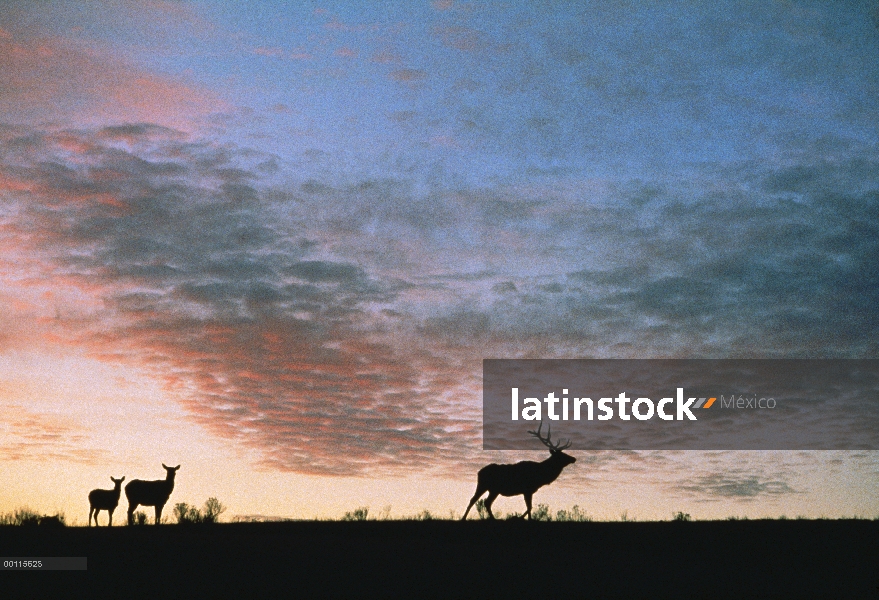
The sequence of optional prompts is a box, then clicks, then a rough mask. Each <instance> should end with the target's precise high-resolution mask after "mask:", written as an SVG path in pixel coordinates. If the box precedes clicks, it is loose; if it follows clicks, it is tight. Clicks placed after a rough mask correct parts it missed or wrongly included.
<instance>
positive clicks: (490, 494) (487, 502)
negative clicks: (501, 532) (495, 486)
mask: <svg viewBox="0 0 879 600" xmlns="http://www.w3.org/2000/svg"><path fill="white" fill-rule="evenodd" d="M496 498H497V492H488V496H486V498H485V510H487V511H488V517H489V518H490V519H494V515H493V514H492V512H491V504H492V502H494V501H495V499H496Z"/></svg>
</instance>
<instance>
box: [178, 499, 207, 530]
mask: <svg viewBox="0 0 879 600" xmlns="http://www.w3.org/2000/svg"><path fill="white" fill-rule="evenodd" d="M174 518H175V519H177V524H178V525H190V524H193V523H201V522H202V521H203V520H204V517H202V514H201V511H200V510H198V509H197V508H196V507H194V506H190V505H188V504H187V503H186V502H178V503H177V504H175V505H174Z"/></svg>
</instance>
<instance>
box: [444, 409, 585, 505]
mask: <svg viewBox="0 0 879 600" xmlns="http://www.w3.org/2000/svg"><path fill="white" fill-rule="evenodd" d="M551 427H552V426H550V428H551ZM542 428H543V421H541V422H540V427H538V428H537V431H529V432H528V433H530V434H531V435H534V436H537V439H539V440H540V441H541V442H543V445H544V446H546V447H547V448H549V458H547V459H546V460H545V461H543V462H534V461H531V460H523V461H521V462H517V463H516V464H514V465H497V464H490V465H488V466H485V467H482V468H481V469H479V474H478V475H477V483H476V493H475V494H473V497H472V498H471V499H470V504H468V505H467V510H465V511H464V516H463V517H461V520H462V521H463V520H464V519H466V518H467V513H469V512H470V509H471V508H472V507H473V505H474V504H475V503H476V501H477V500H479V497H480V496H482V494H484V493H485V492H486V491H488V497H487V498H486V499H485V508H486V510H487V511H488V516H489V517H490V518H492V519H494V515H493V514H492V513H491V505H492V503H493V502H494V501H495V498H497V497H498V495H501V496H518V495H520V494H521V495H523V496H524V497H525V506H526V507H527V510H526V511H525V514H523V515H522V518H525V515H527V516H528V519H529V520H530V519H531V496H533V495H534V492H536V491H537V490H538V489H540V488H541V487H543V486H545V485H547V484H549V483H552V482H553V481H555V480H556V478H557V477H558V476H559V475H560V474H561V472H562V469H564V468H565V467H567V466H568V465H570V464H571V463H574V462H576V461H577V459H576V458H574V457H573V456H571V455H569V454H565V453H564V452H562V450H565V449H566V448H569V447H570V446H571V442H568V443H566V444H565V445H564V446H562V445H560V444H561V440H559V443H558V444H553V443H552V442H551V441H550V436H551V435H552V431H551V429H550V431H547V433H546V437H545V438H544V437H542V436H541V435H540V430H541V429H542Z"/></svg>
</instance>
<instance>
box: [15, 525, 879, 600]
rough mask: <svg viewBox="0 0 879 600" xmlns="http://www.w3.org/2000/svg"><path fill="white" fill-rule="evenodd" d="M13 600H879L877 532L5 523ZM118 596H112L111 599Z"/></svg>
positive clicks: (844, 528) (862, 528)
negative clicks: (57, 566)
mask: <svg viewBox="0 0 879 600" xmlns="http://www.w3.org/2000/svg"><path fill="white" fill-rule="evenodd" d="M0 554H2V555H3V556H86V557H88V571H78V572H77V571H56V572H30V573H27V572H2V573H0V595H2V597H3V598H18V597H32V598H38V597H40V598H52V597H63V598H72V597H96V596H97V595H98V594H100V595H103V596H105V597H113V596H116V597H121V598H132V597H140V598H159V597H166V598H195V597H215V598H221V597H224V598H225V597H239V598H251V597H257V598H262V597H268V598H275V597H306V596H310V597H328V596H329V597H368V596H373V597H375V596H377V597H450V598H463V597H474V598H476V597H480V598H486V597H487V598H494V597H500V596H506V597H517V598H518V597H534V596H539V597H542V598H552V599H556V598H558V599H563V598H564V599H568V598H877V599H879V522H877V521H855V520H851V521H729V522H727V521H716V522H692V523H674V522H662V523H537V522H531V523H529V522H521V521H518V522H506V521H501V522H493V523H491V522H480V521H468V522H466V523H460V522H453V521H426V522H416V521H412V522H406V521H372V522H355V523H345V522H285V523H242V524H223V525H213V526H188V527H186V526H176V525H168V526H160V527H113V528H101V529H96V528H91V529H88V528H84V527H75V528H61V529H58V530H41V528H36V527H34V528H26V527H0ZM111 594H112V595H113V596H110V595H111Z"/></svg>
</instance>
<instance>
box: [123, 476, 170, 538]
mask: <svg viewBox="0 0 879 600" xmlns="http://www.w3.org/2000/svg"><path fill="white" fill-rule="evenodd" d="M162 466H163V467H165V471H166V477H165V479H159V480H157V481H141V480H140V479H132V480H131V481H130V482H129V484H128V485H126V486H125V497H126V498H128V524H129V525H133V524H134V511H135V509H136V508H137V507H138V506H139V505H141V504H143V505H144V506H155V507H156V524H157V525H158V523H159V519H161V518H162V509H163V508H164V507H165V503H166V502H168V497H169V496H170V495H171V491H172V490H173V489H174V476H175V475H176V474H177V469H179V468H180V465H177V466H176V467H166V466H165V463H162Z"/></svg>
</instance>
